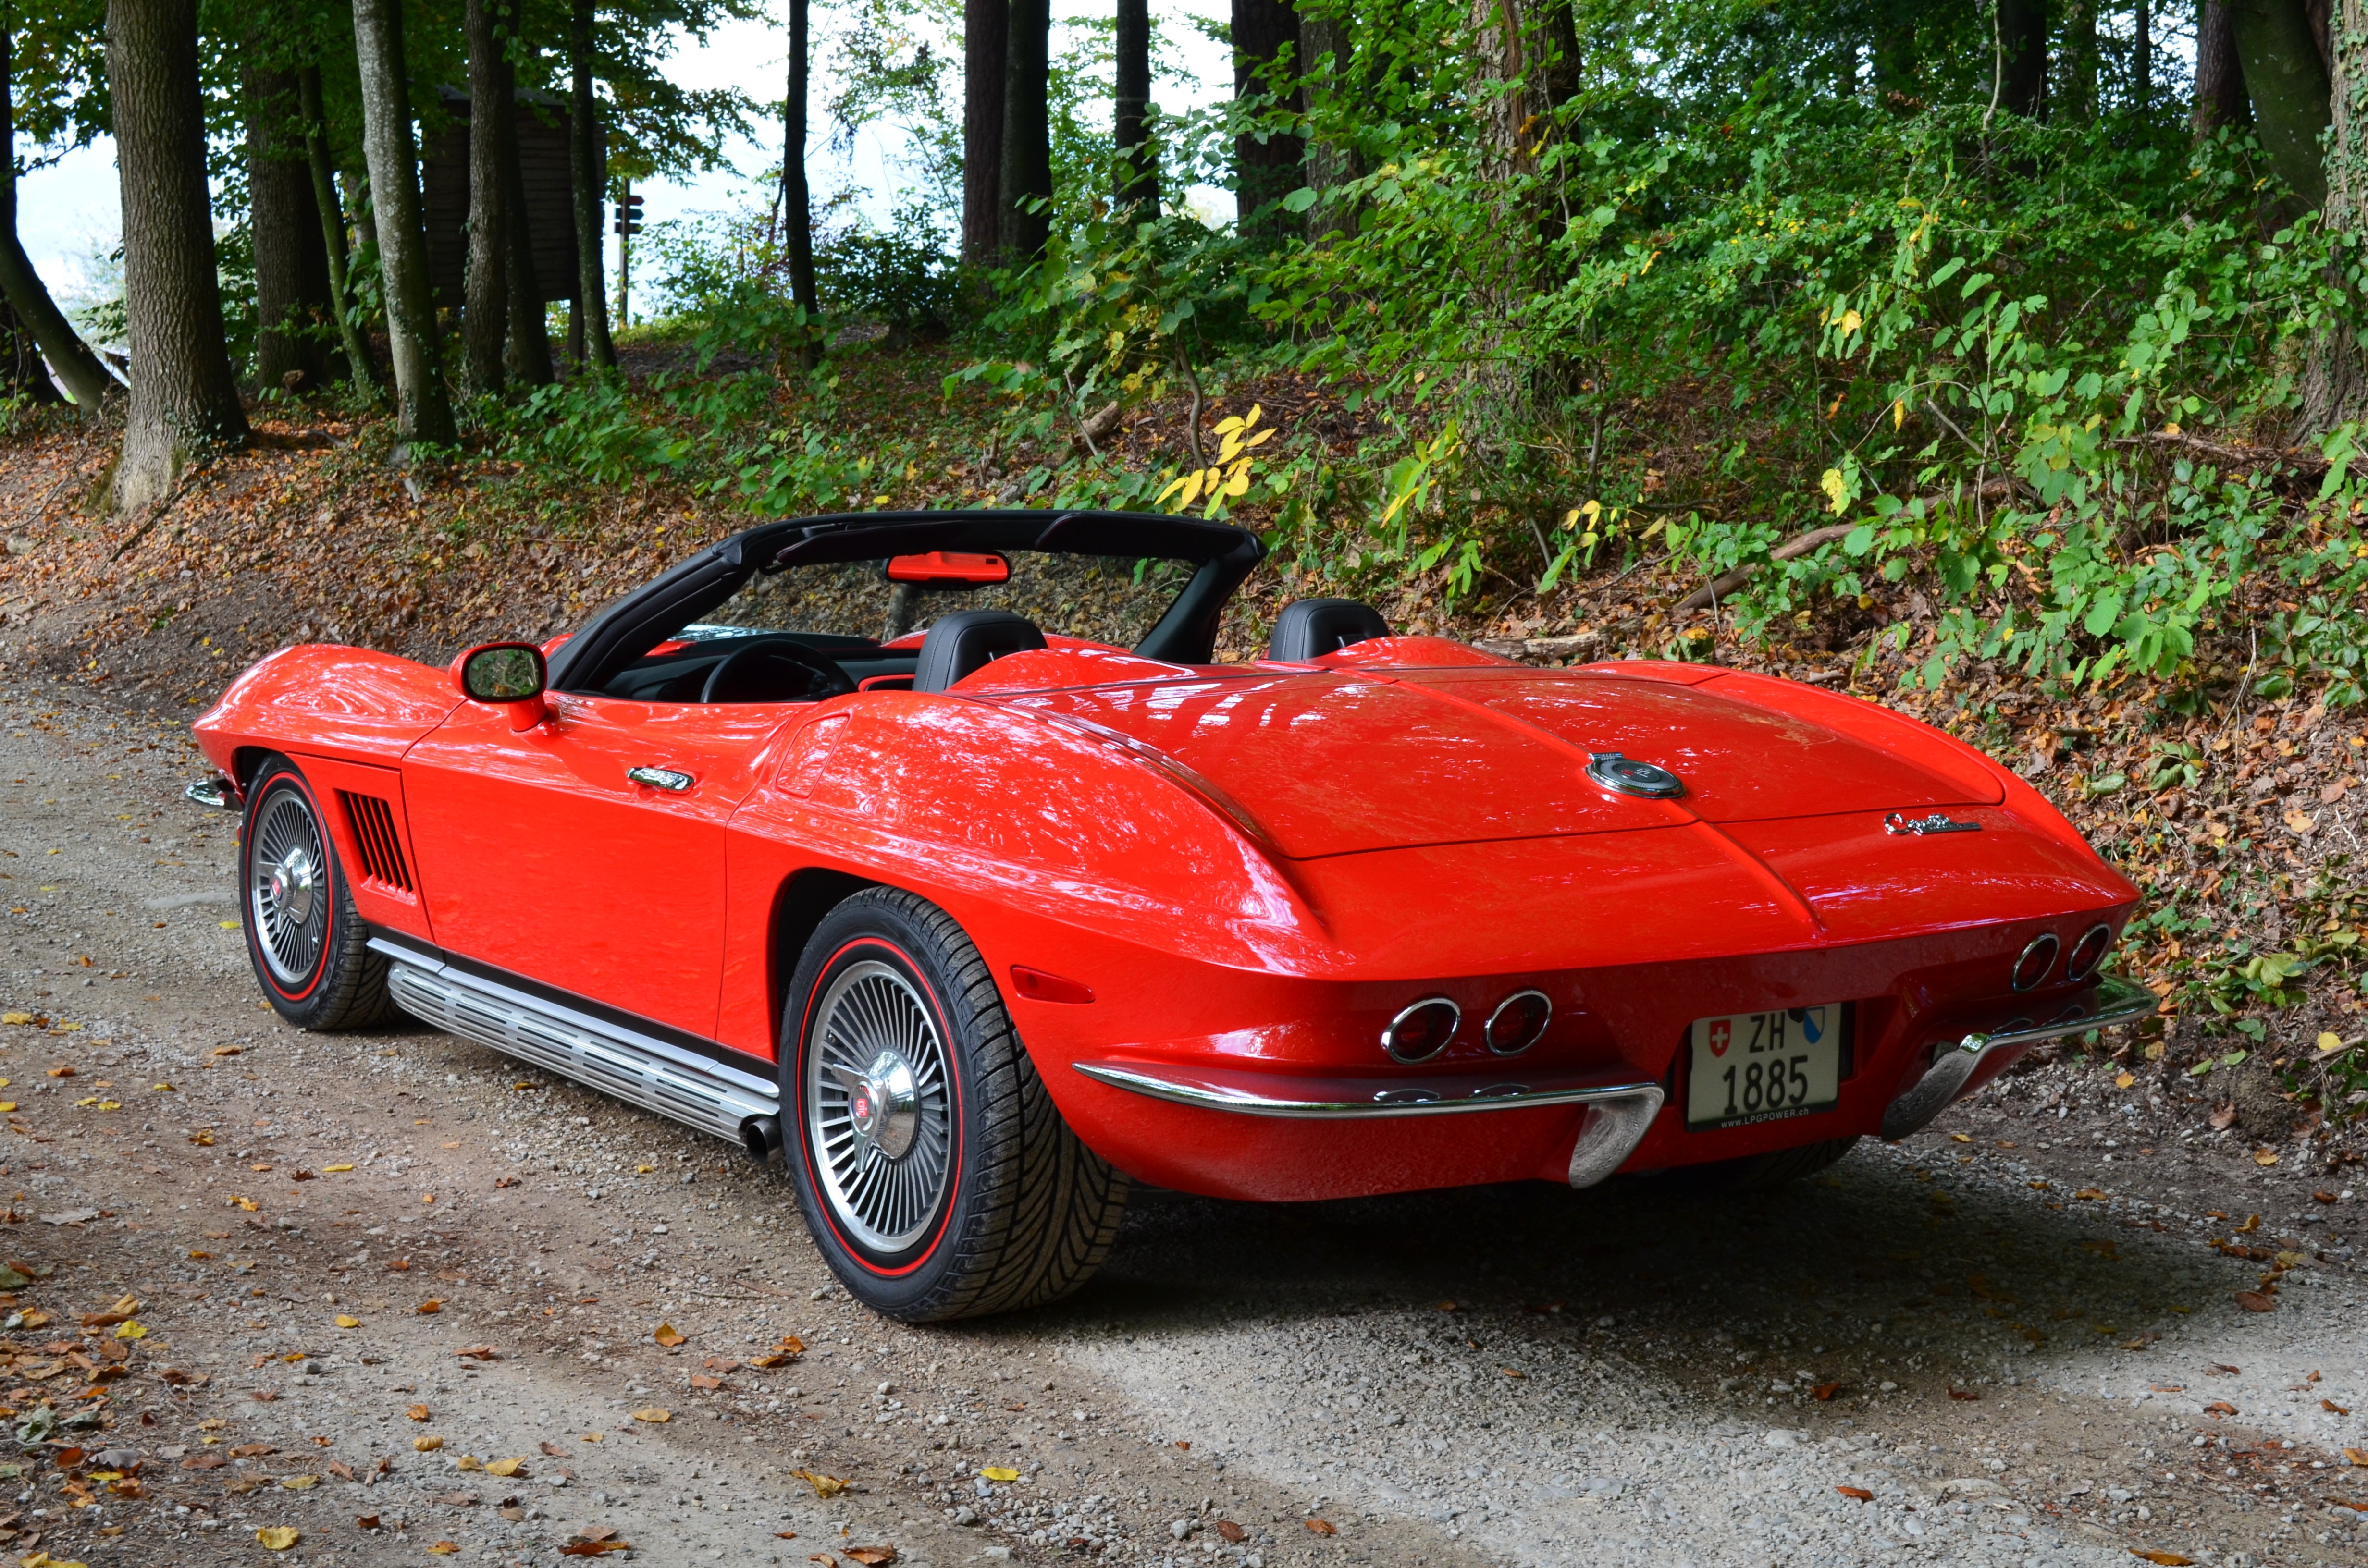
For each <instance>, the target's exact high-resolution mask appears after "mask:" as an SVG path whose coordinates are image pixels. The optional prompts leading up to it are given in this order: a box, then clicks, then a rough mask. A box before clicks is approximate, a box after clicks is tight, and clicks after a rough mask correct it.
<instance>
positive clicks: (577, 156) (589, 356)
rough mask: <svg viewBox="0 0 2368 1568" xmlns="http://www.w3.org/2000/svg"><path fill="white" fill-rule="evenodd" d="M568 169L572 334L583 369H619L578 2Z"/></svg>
mask: <svg viewBox="0 0 2368 1568" xmlns="http://www.w3.org/2000/svg"><path fill="white" fill-rule="evenodd" d="M567 64H568V74H569V75H570V77H571V78H572V86H573V91H572V93H571V94H570V96H569V99H568V127H567V129H568V165H569V168H570V171H571V175H572V177H573V179H574V181H575V315H576V321H575V324H572V325H571V326H570V328H569V332H570V338H569V341H570V342H571V343H573V342H575V340H576V339H575V334H578V333H580V334H581V335H582V353H581V355H580V356H579V358H578V359H577V363H579V364H590V365H596V366H598V367H599V368H600V369H604V370H613V369H616V368H617V346H616V345H615V344H614V343H612V342H610V341H609V285H608V279H607V278H606V277H604V276H603V263H604V261H605V260H606V258H607V256H608V254H609V251H608V246H607V245H606V244H603V243H602V241H601V238H600V210H601V208H603V207H604V206H606V205H607V204H608V199H609V165H608V160H607V159H606V158H605V157H604V156H603V155H602V153H601V143H600V106H599V104H598V102H597V101H595V99H594V98H593V97H592V0H575V8H574V11H573V13H572V14H571V17H570V20H569V27H568V33H567Z"/></svg>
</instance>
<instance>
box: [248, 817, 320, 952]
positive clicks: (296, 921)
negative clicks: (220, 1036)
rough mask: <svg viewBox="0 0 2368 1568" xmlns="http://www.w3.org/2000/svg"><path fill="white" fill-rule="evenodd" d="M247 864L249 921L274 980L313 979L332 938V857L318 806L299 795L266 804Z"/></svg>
mask: <svg viewBox="0 0 2368 1568" xmlns="http://www.w3.org/2000/svg"><path fill="white" fill-rule="evenodd" d="M254 832H255V845H254V849H253V851H252V854H251V856H250V858H249V859H248V862H247V881H246V902H247V918H248V919H250V920H252V921H253V922H254V923H255V935H256V947H257V948H258V949H260V950H261V951H262V954H263V961H264V962H265V963H267V964H268V965H269V966H270V967H271V972H272V975H273V976H274V977H275V978H277V979H279V980H280V981H282V982H284V983H287V984H290V985H301V984H302V983H304V982H305V981H306V980H309V979H311V978H312V975H313V970H314V969H315V968H317V967H318V966H319V964H320V961H321V948H322V945H323V943H324V942H325V941H326V940H327V938H328V934H329V899H330V890H329V871H328V853H327V850H326V849H325V848H324V846H323V845H322V842H321V826H320V824H319V823H317V822H315V821H313V810H312V807H311V806H309V805H307V804H306V803H305V801H304V797H303V796H302V794H301V793H300V792H298V791H297V790H292V789H290V790H280V791H279V793H278V794H276V795H275V796H273V798H272V799H271V800H269V801H266V802H265V803H264V807H263V810H262V812H260V813H259V814H258V815H257V817H256V823H255V828H254Z"/></svg>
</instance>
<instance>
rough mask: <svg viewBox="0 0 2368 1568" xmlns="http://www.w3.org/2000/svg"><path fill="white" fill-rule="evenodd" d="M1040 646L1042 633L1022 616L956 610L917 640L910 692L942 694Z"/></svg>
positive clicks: (1001, 610) (1003, 612)
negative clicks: (918, 646)
mask: <svg viewBox="0 0 2368 1568" xmlns="http://www.w3.org/2000/svg"><path fill="white" fill-rule="evenodd" d="M1042 646H1044V634H1043V633H1042V632H1041V631H1037V630H1036V623H1035V622H1034V621H1032V620H1030V619H1028V618H1027V617H1026V616H1022V615H1014V614H1012V613H1011V612H1010V611H1009V610H1008V609H964V610H956V611H955V612H954V613H953V614H951V615H950V616H947V617H946V618H945V619H942V620H939V621H938V622H936V623H935V624H934V625H932V626H931V627H930V628H929V633H928V636H926V637H924V638H922V639H921V657H920V660H919V662H918V663H916V665H914V666H913V689H914V690H915V691H943V690H945V689H946V687H950V686H951V685H953V684H954V682H956V681H958V680H960V679H962V677H963V676H969V675H975V674H976V673H977V672H979V671H980V670H983V669H985V668H986V666H987V665H989V664H990V663H991V662H993V661H994V660H996V659H999V658H1001V657H1003V655H1004V654H1006V653H1025V652H1026V651H1028V650H1029V649H1030V648H1042Z"/></svg>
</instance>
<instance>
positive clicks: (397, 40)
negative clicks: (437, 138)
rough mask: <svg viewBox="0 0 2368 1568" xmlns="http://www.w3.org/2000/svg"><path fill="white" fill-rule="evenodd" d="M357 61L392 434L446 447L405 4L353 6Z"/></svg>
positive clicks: (370, 0)
mask: <svg viewBox="0 0 2368 1568" xmlns="http://www.w3.org/2000/svg"><path fill="white" fill-rule="evenodd" d="M354 55H355V60H356V63H357V64H359V67H360V71H361V87H362V153H363V156H364V157H365V158H366V159H367V160H368V161H369V164H370V212H371V215H372V217H373V220H374V222H375V226H376V229H377V232H378V264H379V275H380V278H381V283H382V286H383V289H384V292H385V297H386V335H387V344H388V347H389V348H390V349H391V350H392V355H393V360H394V391H395V402H396V407H397V420H396V428H397V429H398V430H399V431H400V432H401V437H402V440H403V443H404V446H405V447H408V446H409V445H411V444H412V443H414V442H424V443H427V444H428V445H431V446H438V447H449V446H450V445H452V443H453V442H454V441H456V440H457V439H458V438H459V432H458V430H457V429H456V427H455V426H454V425H453V423H452V399H451V394H450V392H448V391H447V390H446V388H445V385H444V354H443V345H442V342H441V341H440V339H439V338H438V334H437V328H436V298H435V293H434V291H433V290H431V289H430V288H429V286H428V282H427V230H426V228H425V226H424V223H423V221H422V216H421V211H420V200H419V157H418V153H417V151H416V145H415V143H414V142H413V140H412V134H411V95H410V89H409V87H408V86H407V85H406V79H407V72H406V69H405V65H404V49H403V0H354Z"/></svg>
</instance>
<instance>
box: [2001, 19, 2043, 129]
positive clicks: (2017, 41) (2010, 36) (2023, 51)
mask: <svg viewBox="0 0 2368 1568" xmlns="http://www.w3.org/2000/svg"><path fill="white" fill-rule="evenodd" d="M1996 5H1997V10H1996V11H1995V13H1994V14H1993V16H1992V18H1991V20H1992V25H1993V26H1994V27H1996V28H1997V29H1998V33H1997V37H1996V38H1995V40H1993V42H1994V45H1995V47H1996V49H1997V51H1998V58H1997V60H1996V62H1994V67H1993V68H1994V69H1995V70H1996V72H1997V73H1998V75H1997V80H1996V83H1995V88H1996V91H1997V95H1998V107H1999V108H2003V109H2005V110H2007V111H2008V112H2009V113H2010V114H2019V115H2021V116H2022V117H2023V118H2024V119H2038V118H2039V117H2040V114H2041V113H2042V112H2043V111H2044V109H2045V108H2046V107H2047V0H1996Z"/></svg>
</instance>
